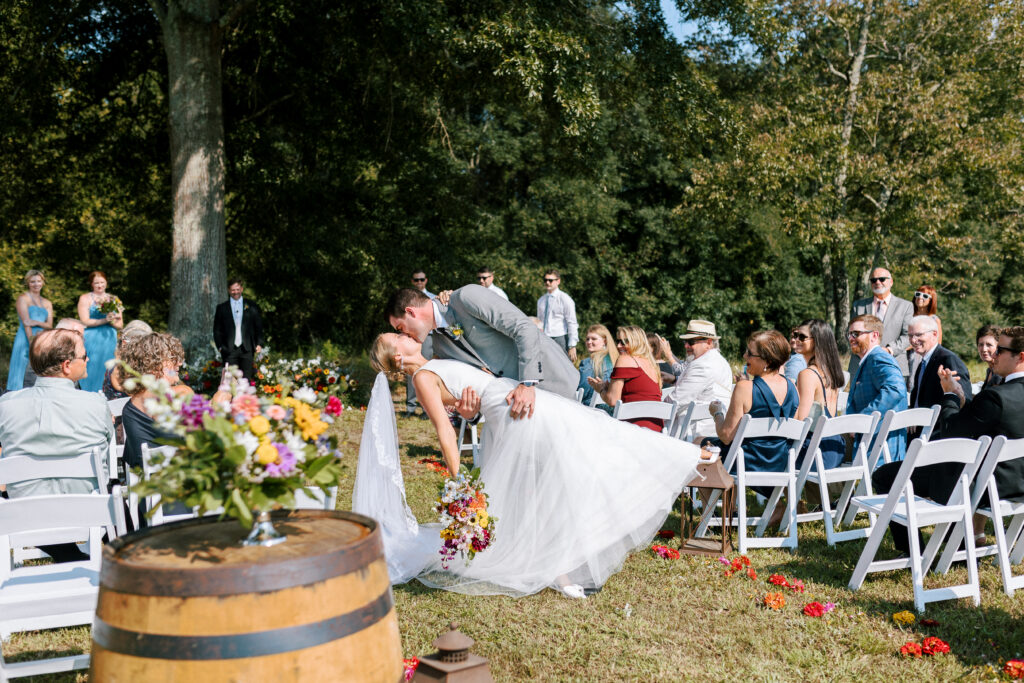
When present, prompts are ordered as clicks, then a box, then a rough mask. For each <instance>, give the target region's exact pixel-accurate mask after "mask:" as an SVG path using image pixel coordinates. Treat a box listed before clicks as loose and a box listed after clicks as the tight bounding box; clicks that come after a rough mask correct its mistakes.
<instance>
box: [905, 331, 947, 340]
mask: <svg viewBox="0 0 1024 683" xmlns="http://www.w3.org/2000/svg"><path fill="white" fill-rule="evenodd" d="M931 332H934V333H935V334H938V333H939V332H938V330H925V331H924V332H909V333H907V336H908V337H909V338H911V339H920V338H921V337H923V336H925V335H926V334H929V333H931Z"/></svg>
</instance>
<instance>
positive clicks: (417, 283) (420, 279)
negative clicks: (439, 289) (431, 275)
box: [412, 270, 437, 299]
mask: <svg viewBox="0 0 1024 683" xmlns="http://www.w3.org/2000/svg"><path fill="white" fill-rule="evenodd" d="M412 286H413V287H415V288H416V289H418V290H420V291H421V292H423V293H424V294H426V295H427V296H429V297H430V298H431V299H436V298H437V296H436V295H434V294H431V293H430V292H428V291H427V274H426V273H425V272H423V271H422V270H416V271H413V274H412Z"/></svg>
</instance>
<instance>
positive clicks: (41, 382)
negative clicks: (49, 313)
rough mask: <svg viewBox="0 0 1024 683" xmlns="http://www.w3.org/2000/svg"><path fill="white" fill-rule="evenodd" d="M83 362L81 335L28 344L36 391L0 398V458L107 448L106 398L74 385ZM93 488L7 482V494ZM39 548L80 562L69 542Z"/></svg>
mask: <svg viewBox="0 0 1024 683" xmlns="http://www.w3.org/2000/svg"><path fill="white" fill-rule="evenodd" d="M86 360H87V357H86V355H85V344H84V343H83V341H82V335H80V334H78V333H76V332H72V331H70V330H45V331H43V332H40V333H39V334H37V335H36V336H35V337H34V338H33V339H32V344H31V346H30V347H29V362H30V363H31V365H32V368H33V369H34V370H35V372H36V375H38V378H37V379H36V384H35V386H34V387H31V388H28V389H22V390H21V391H15V392H11V393H8V394H5V395H4V396H2V397H0V443H2V444H3V454H2V457H5V458H8V457H15V456H30V457H34V458H44V457H53V456H69V455H78V454H79V453H82V452H84V451H88V450H91V449H92V448H94V447H96V446H99V447H101V448H104V449H106V448H107V447H108V446H109V444H110V439H111V438H112V437H113V435H114V424H113V421H112V420H111V417H110V409H109V408H108V407H107V401H106V399H105V398H104V397H103V395H102V394H99V393H94V392H89V391H78V390H76V389H75V382H77V381H78V380H80V379H81V378H83V377H85V375H86ZM97 488H98V482H97V481H96V480H95V479H81V478H56V479H32V480H29V481H22V482H12V483H8V484H7V495H8V496H10V497H11V498H24V497H28V496H47V495H55V494H62V493H91V492H93V491H94V490H96V489H97ZM68 546H70V547H68ZM42 549H43V550H44V551H45V552H47V553H48V554H50V555H52V556H53V558H54V559H55V560H57V561H58V562H60V561H71V560H75V559H81V558H80V557H78V556H80V555H81V552H80V551H78V549H77V548H76V547H75V545H74V544H73V543H70V544H62V545H61V546H46V547H44V548H42ZM64 550H66V551H68V552H67V554H65V553H64V552H63V551H64Z"/></svg>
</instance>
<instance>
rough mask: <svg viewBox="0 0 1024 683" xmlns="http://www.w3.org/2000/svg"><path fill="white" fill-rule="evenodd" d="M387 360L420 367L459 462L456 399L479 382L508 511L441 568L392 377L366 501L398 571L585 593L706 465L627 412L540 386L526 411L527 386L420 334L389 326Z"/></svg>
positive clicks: (489, 471)
mask: <svg viewBox="0 0 1024 683" xmlns="http://www.w3.org/2000/svg"><path fill="white" fill-rule="evenodd" d="M370 358H371V362H372V364H373V366H374V368H375V369H377V370H378V371H380V372H388V373H395V372H403V373H405V374H406V375H411V376H412V377H413V383H414V384H415V387H416V396H417V398H418V399H419V401H420V403H421V405H422V406H423V408H424V410H425V411H426V413H427V415H428V416H429V417H430V420H431V422H432V423H433V425H434V428H435V429H436V431H437V435H438V439H439V441H440V444H441V453H442V455H443V457H444V462H445V464H446V465H447V467H448V469H449V471H450V472H452V473H455V472H457V471H458V468H459V446H458V444H457V443H456V441H457V437H456V435H455V429H454V428H453V427H452V424H451V422H450V421H449V419H448V410H447V409H448V407H453V406H456V404H457V402H458V400H457V397H459V396H461V395H462V393H463V391H464V390H465V389H466V388H467V387H472V389H473V390H474V391H475V392H476V393H477V394H479V396H480V401H481V403H480V411H481V412H482V414H483V415H484V417H485V418H486V427H485V429H484V437H483V443H482V448H481V452H482V454H483V462H482V463H478V464H480V465H481V468H480V479H481V480H482V481H483V483H484V485H485V486H486V491H487V494H488V496H489V513H490V516H491V517H494V518H497V520H498V522H497V524H496V528H495V530H494V533H495V537H494V542H493V543H492V544H491V546H490V547H489V548H488V549H487V550H485V551H483V552H480V553H477V555H476V557H475V558H474V559H473V561H472V562H470V563H469V564H468V565H464V564H463V561H462V559H461V558H460V557H456V558H455V559H454V560H452V562H451V564H450V567H449V569H447V570H445V569H442V567H441V556H440V554H439V550H440V548H441V541H440V537H439V525H438V524H433V525H417V524H416V520H415V518H414V517H413V516H412V513H411V512H410V511H409V508H408V506H407V505H406V502H405V494H404V484H403V483H402V478H401V469H400V466H399V461H398V440H397V432H396V430H395V418H394V409H393V407H392V404H391V394H390V390H389V389H388V386H387V381H386V379H385V378H384V375H383V374H382V375H378V378H377V383H376V385H375V386H374V390H373V395H372V397H371V399H370V406H369V407H368V408H367V417H366V424H365V425H364V430H363V440H362V444H361V446H360V454H359V466H358V471H357V474H356V487H355V492H354V493H353V509H354V510H355V511H356V512H360V513H363V514H367V515H369V516H371V517H374V518H375V519H377V520H378V521H379V522H380V523H381V527H382V530H383V537H384V545H385V554H386V556H387V559H388V569H389V572H390V574H391V580H392V583H403V582H405V581H408V580H409V579H411V578H417V579H418V580H419V581H421V582H422V583H424V584H426V585H428V586H432V587H436V588H443V589H446V590H451V591H456V592H460V593H468V594H476V595H494V594H498V595H509V596H523V595H530V594H532V593H537V592H539V591H541V590H543V589H544V588H547V587H550V588H554V589H556V590H558V591H560V592H562V593H563V594H565V595H567V596H569V597H579V598H582V597H584V595H585V592H590V591H593V590H597V589H599V588H600V587H601V586H603V585H604V583H605V582H606V581H607V580H608V578H609V577H611V575H612V574H614V573H616V572H617V571H618V570H619V569H620V568H621V567H622V563H623V562H624V560H625V558H626V555H627V554H628V553H629V552H630V551H631V550H633V549H635V548H638V547H641V546H646V545H647V544H648V543H650V541H651V539H652V538H653V537H654V534H655V533H656V532H657V531H658V529H660V528H661V525H662V523H663V522H664V521H665V518H666V517H667V516H668V514H669V512H670V511H671V509H672V506H673V504H674V502H675V500H676V499H677V498H678V497H679V494H680V491H681V490H682V488H683V486H684V485H685V484H686V483H687V482H688V481H690V479H692V477H693V476H694V473H695V471H696V466H697V460H698V457H699V450H698V448H697V447H696V446H694V445H693V444H688V443H685V442H683V441H680V440H678V439H673V438H671V437H668V436H665V435H663V434H658V433H656V432H652V431H651V430H649V429H643V428H641V427H636V426H634V425H632V424H629V423H627V422H620V421H618V420H613V419H611V418H609V417H608V415H607V414H606V413H604V412H602V411H598V410H594V409H592V408H588V407H585V406H583V405H581V404H579V403H576V402H575V401H571V400H569V399H566V398H564V397H562V396H559V395H556V394H553V393H550V392H547V391H538V392H537V401H536V410H535V412H534V414H533V416H532V417H529V418H523V419H513V418H512V417H511V416H510V414H509V406H508V405H507V403H506V396H507V395H508V394H509V392H510V391H511V390H512V389H513V388H514V387H515V385H516V384H517V382H516V381H514V380H511V379H504V378H499V377H494V376H493V375H491V374H489V373H487V372H484V371H482V370H478V369H477V368H475V367H473V366H470V365H467V364H465V363H462V362H460V361H453V360H430V361H428V360H427V359H426V358H424V357H423V355H422V353H421V349H420V342H419V341H417V340H416V339H413V338H412V337H409V336H407V335H404V334H393V333H388V334H382V335H380V336H379V337H377V339H376V341H375V342H374V344H373V347H372V350H371V352H370Z"/></svg>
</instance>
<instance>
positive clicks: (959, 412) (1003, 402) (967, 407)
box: [871, 327, 1024, 553]
mask: <svg viewBox="0 0 1024 683" xmlns="http://www.w3.org/2000/svg"><path fill="white" fill-rule="evenodd" d="M997 354H998V355H996V359H995V366H994V367H993V372H995V373H997V374H1000V375H1002V376H1003V377H1004V378H1005V379H1004V380H1003V383H1002V384H1000V385H997V386H993V387H989V388H988V389H984V390H982V391H980V392H978V395H977V396H975V397H974V399H973V400H971V401H968V400H967V394H966V393H965V392H964V390H963V386H962V384H961V382H960V378H959V377H957V372H956V371H955V370H951V369H947V368H944V367H939V368H937V372H938V376H939V380H940V382H941V385H942V389H943V391H944V392H945V393H944V394H943V396H942V398H941V400H940V404H941V405H942V408H941V412H940V413H939V419H938V422H937V423H936V425H935V431H934V432H933V434H932V439H953V438H964V439H977V438H979V437H981V436H989V437H992V438H995V437H997V436H1005V437H1007V438H1008V439H1020V438H1024V327H1008V328H1005V329H1003V330H1002V334H1001V335H1000V336H999V346H998V348H997ZM902 464H903V463H899V462H895V463H890V464H888V465H883V466H882V467H879V468H878V469H877V470H875V473H874V474H873V475H872V476H871V482H872V484H873V485H874V487H875V491H876V492H878V493H888V491H889V488H890V487H891V486H892V482H893V480H894V479H895V477H896V472H897V471H898V470H899V467H900V465H902ZM962 471H963V467H962V466H960V465H950V464H946V463H943V464H939V465H932V466H930V467H921V468H917V469H915V470H914V473H913V474H912V475H911V481H912V482H913V483H914V493H915V494H917V495H919V496H925V497H927V498H931V499H932V500H936V501H940V502H943V503H944V502H946V501H948V500H949V497H950V495H952V493H953V490H954V489H955V488H956V485H957V481H958V480H959V478H960V474H961V472H962ZM995 479H996V486H997V487H998V488H999V497H1000V498H1007V499H1010V500H1017V501H1021V502H1024V462H1022V461H1021V460H1012V461H1010V462H1007V463H1001V464H999V465H997V466H996V471H995ZM975 522H976V523H977V522H978V520H977V519H976V520H975ZM979 526H980V525H979ZM889 529H890V530H891V531H892V532H893V543H894V544H895V546H896V548H897V549H898V550H900V551H901V552H904V553H906V552H908V550H909V548H910V542H909V539H908V538H907V532H906V527H903V526H901V525H897V524H890V525H889ZM976 530H979V529H978V528H977V527H976Z"/></svg>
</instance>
